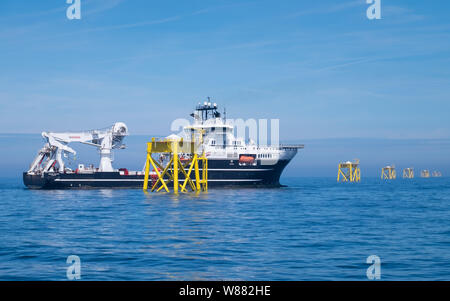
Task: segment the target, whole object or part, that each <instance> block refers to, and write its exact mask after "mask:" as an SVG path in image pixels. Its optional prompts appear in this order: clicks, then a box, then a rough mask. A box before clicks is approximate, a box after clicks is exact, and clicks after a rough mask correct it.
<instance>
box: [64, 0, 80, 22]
mask: <svg viewBox="0 0 450 301" xmlns="http://www.w3.org/2000/svg"><path fill="white" fill-rule="evenodd" d="M66 3H67V4H71V5H70V6H69V7H68V8H67V10H66V16H67V19H69V20H73V19H77V20H80V19H81V0H66Z"/></svg>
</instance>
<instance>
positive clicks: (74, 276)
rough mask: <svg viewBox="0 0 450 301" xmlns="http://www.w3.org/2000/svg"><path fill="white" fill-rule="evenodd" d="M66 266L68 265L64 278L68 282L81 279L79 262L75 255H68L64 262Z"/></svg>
mask: <svg viewBox="0 0 450 301" xmlns="http://www.w3.org/2000/svg"><path fill="white" fill-rule="evenodd" d="M66 263H67V264H70V265H69V266H68V267H67V270H66V276H67V279H69V280H79V279H81V260H80V257H78V256H77V255H70V256H68V257H67V260H66Z"/></svg>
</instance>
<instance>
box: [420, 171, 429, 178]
mask: <svg viewBox="0 0 450 301" xmlns="http://www.w3.org/2000/svg"><path fill="white" fill-rule="evenodd" d="M420 176H421V177H422V178H429V177H430V171H429V170H427V169H425V170H422V171H421V172H420Z"/></svg>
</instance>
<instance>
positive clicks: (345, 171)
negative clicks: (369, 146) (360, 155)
mask: <svg viewBox="0 0 450 301" xmlns="http://www.w3.org/2000/svg"><path fill="white" fill-rule="evenodd" d="M338 167H339V169H338V175H337V181H338V182H340V181H341V182H360V181H361V170H360V168H359V160H358V159H356V160H354V161H353V162H350V161H347V162H342V163H339V166H338Z"/></svg>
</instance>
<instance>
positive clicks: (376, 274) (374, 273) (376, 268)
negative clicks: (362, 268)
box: [366, 255, 381, 280]
mask: <svg viewBox="0 0 450 301" xmlns="http://www.w3.org/2000/svg"><path fill="white" fill-rule="evenodd" d="M366 263H367V264H370V265H371V266H369V267H368V268H367V271H366V276H367V279H369V280H379V279H381V259H380V257H378V256H377V255H370V256H369V257H367V260H366Z"/></svg>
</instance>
